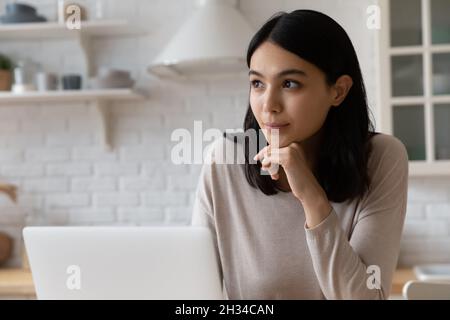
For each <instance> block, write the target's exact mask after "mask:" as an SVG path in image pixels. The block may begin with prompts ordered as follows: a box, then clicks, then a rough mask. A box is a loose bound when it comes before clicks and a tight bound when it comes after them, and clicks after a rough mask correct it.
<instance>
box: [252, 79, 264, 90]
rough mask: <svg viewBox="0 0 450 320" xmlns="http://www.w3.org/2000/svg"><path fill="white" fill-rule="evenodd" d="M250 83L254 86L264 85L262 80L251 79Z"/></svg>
mask: <svg viewBox="0 0 450 320" xmlns="http://www.w3.org/2000/svg"><path fill="white" fill-rule="evenodd" d="M250 83H251V85H252V87H253V88H261V87H262V82H261V81H259V80H252V81H250Z"/></svg>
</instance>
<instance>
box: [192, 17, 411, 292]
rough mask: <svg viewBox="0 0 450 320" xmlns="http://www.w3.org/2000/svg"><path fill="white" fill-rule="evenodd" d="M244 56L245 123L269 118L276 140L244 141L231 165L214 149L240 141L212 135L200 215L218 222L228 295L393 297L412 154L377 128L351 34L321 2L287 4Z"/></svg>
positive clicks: (267, 127) (196, 218)
mask: <svg viewBox="0 0 450 320" xmlns="http://www.w3.org/2000/svg"><path fill="white" fill-rule="evenodd" d="M247 64H248V66H249V69H250V71H249V83H250V98H249V107H248V111H247V114H246V117H245V121H244V129H245V130H248V129H255V130H259V129H261V130H263V132H264V135H265V138H266V140H267V142H268V145H267V146H266V147H264V148H262V149H261V150H259V152H257V151H258V150H256V151H255V152H253V154H252V151H251V150H249V149H250V148H248V146H247V147H246V148H243V149H244V150H245V151H244V153H245V159H246V163H245V165H235V164H234V165H233V164H219V162H218V161H215V160H214V152H216V151H218V149H219V148H220V147H219V145H223V144H225V145H228V144H232V145H233V144H234V142H233V141H230V140H229V139H225V138H224V139H222V140H221V142H222V144H221V143H216V144H215V145H214V146H213V149H212V152H211V154H212V155H213V156H212V159H213V161H212V163H211V164H205V165H204V166H203V170H202V174H201V178H200V182H199V185H198V188H197V196H196V201H195V205H194V214H193V219H192V224H193V225H204V226H208V227H209V228H210V230H211V231H212V234H213V237H214V242H215V246H216V250H217V254H218V257H219V262H220V271H221V272H222V276H223V281H224V293H225V297H226V298H229V299H386V298H388V296H389V292H390V287H391V281H392V276H393V272H394V270H395V268H396V264H397V259H398V253H399V247H400V238H401V233H402V229H403V223H404V218H405V212H406V200H407V182H408V157H407V153H406V151H405V148H404V146H403V144H402V143H401V142H400V141H399V140H398V139H396V138H394V137H392V136H389V135H385V134H380V133H378V134H377V133H375V132H373V131H374V130H373V126H372V124H371V122H370V118H369V115H368V106H367V101H366V93H365V89H364V83H363V79H362V75H361V71H360V67H359V63H358V59H357V56H356V53H355V50H354V48H353V45H352V43H351V41H350V39H349V37H348V35H347V34H346V32H345V31H344V30H343V28H342V27H341V26H340V25H339V24H338V23H336V22H335V21H334V20H333V19H331V18H330V17H328V16H326V15H324V14H322V13H319V12H316V11H311V10H297V11H294V12H291V13H289V14H287V13H280V14H277V15H275V16H274V17H272V18H271V19H270V20H269V21H268V22H266V23H265V24H264V25H263V26H262V28H261V29H260V30H259V31H258V32H257V33H256V35H255V36H254V37H253V39H252V40H251V42H250V45H249V48H248V53H247ZM274 129H278V132H279V143H278V145H276V146H275V145H274V146H273V147H272V146H271V134H270V133H271V132H272V131H273V132H275V131H274ZM227 150H228V149H227ZM256 152H257V154H256V156H255V153H256ZM253 156H255V157H254V160H257V162H255V161H253V162H252V161H251V158H253ZM277 165H278V171H277V170H276V167H277ZM261 169H263V170H266V171H268V173H269V174H268V175H267V174H266V175H263V174H261Z"/></svg>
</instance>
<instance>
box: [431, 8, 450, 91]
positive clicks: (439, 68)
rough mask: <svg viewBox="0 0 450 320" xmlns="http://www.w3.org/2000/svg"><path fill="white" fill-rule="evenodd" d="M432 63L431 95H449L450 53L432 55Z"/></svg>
mask: <svg viewBox="0 0 450 320" xmlns="http://www.w3.org/2000/svg"><path fill="white" fill-rule="evenodd" d="M449 2H450V0H449ZM449 15H450V13H449ZM449 19H450V17H449ZM449 32H450V30H449ZM432 61H433V77H432V81H433V94H436V95H440V94H449V95H450V53H434V54H433V55H432Z"/></svg>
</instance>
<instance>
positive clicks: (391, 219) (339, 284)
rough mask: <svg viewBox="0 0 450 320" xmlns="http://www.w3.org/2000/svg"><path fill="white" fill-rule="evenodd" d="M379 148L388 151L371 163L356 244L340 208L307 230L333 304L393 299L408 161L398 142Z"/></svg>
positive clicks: (355, 233)
mask: <svg viewBox="0 0 450 320" xmlns="http://www.w3.org/2000/svg"><path fill="white" fill-rule="evenodd" d="M379 142H380V143H382V144H383V145H382V146H381V148H382V149H383V150H382V152H381V155H380V156H379V157H377V158H376V159H371V160H372V161H369V164H368V166H369V172H370V171H372V174H371V175H370V176H371V184H370V187H369V191H368V192H367V193H366V195H365V196H364V197H363V198H362V200H361V203H360V206H359V212H358V213H357V219H356V220H357V221H356V223H355V224H354V226H353V230H352V233H351V237H350V239H349V240H348V236H347V235H346V234H345V233H344V231H343V230H342V228H341V227H340V225H339V220H338V216H337V214H336V211H335V209H334V208H333V210H332V211H331V213H330V215H329V216H328V217H327V218H326V219H325V220H324V221H322V222H321V223H320V224H319V225H317V226H315V227H314V228H311V229H308V228H306V226H305V229H306V230H305V232H306V240H307V244H308V248H309V252H310V254H311V258H312V262H313V266H314V271H315V273H316V277H317V279H318V281H319V284H320V287H321V289H322V292H323V294H324V295H325V297H326V298H327V299H387V298H388V297H389V293H390V289H391V281H392V277H393V274H394V271H395V268H396V265H397V259H398V254H399V250H400V239H401V234H402V231H403V224H404V218H405V214H406V203H407V187H408V156H407V153H406V149H405V147H404V146H403V144H402V143H401V142H400V141H399V140H398V139H396V138H394V137H390V136H389V139H384V140H382V141H379ZM378 271H379V273H378ZM377 279H379V282H377V281H375V282H373V280H377Z"/></svg>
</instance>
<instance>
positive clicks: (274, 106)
mask: <svg viewBox="0 0 450 320" xmlns="http://www.w3.org/2000/svg"><path fill="white" fill-rule="evenodd" d="M263 111H265V112H269V113H272V112H280V111H281V103H280V99H279V97H278V93H277V92H275V91H274V90H266V93H265V95H264V101H263Z"/></svg>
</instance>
